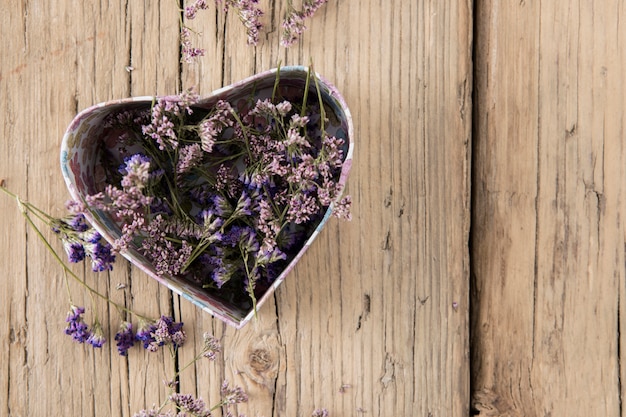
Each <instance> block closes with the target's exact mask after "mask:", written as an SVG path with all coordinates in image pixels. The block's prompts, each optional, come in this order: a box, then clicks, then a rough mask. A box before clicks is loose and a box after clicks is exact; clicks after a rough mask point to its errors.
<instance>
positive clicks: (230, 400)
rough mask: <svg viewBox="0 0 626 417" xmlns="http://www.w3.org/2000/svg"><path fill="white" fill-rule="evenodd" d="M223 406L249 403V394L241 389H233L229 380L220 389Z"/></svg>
mask: <svg viewBox="0 0 626 417" xmlns="http://www.w3.org/2000/svg"><path fill="white" fill-rule="evenodd" d="M220 394H221V395H222V404H224V405H225V406H229V405H234V404H239V403H245V402H247V401H248V394H246V392H245V391H244V390H243V389H242V388H241V387H231V386H230V384H229V382H228V380H224V382H223V383H222V386H221V388H220Z"/></svg>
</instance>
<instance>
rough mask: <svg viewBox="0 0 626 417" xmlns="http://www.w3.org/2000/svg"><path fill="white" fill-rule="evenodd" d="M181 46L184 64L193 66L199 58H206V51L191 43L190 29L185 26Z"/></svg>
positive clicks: (181, 33) (181, 34) (181, 31)
mask: <svg viewBox="0 0 626 417" xmlns="http://www.w3.org/2000/svg"><path fill="white" fill-rule="evenodd" d="M180 44H181V46H182V58H181V60H182V61H183V62H186V63H187V64H191V63H192V62H194V61H195V60H196V59H197V58H198V57H201V56H204V54H205V52H206V51H205V50H204V49H202V48H196V47H195V46H193V44H192V42H191V33H190V30H189V28H188V27H186V26H183V27H181V29H180Z"/></svg>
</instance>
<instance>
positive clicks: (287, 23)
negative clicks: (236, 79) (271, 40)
mask: <svg viewBox="0 0 626 417" xmlns="http://www.w3.org/2000/svg"><path fill="white" fill-rule="evenodd" d="M214 2H215V5H216V7H217V8H218V9H220V8H221V9H222V10H223V11H224V12H228V11H230V10H233V11H234V12H235V13H236V14H237V16H238V18H239V21H240V22H241V24H242V25H243V27H244V29H245V31H246V35H247V42H248V45H253V46H256V45H258V43H259V36H260V33H261V32H262V31H263V29H264V27H263V23H262V21H261V19H262V17H263V16H264V14H265V13H264V12H263V10H262V9H261V7H260V6H259V1H258V0H214ZM327 2H328V0H303V2H302V8H301V9H296V8H295V7H294V6H293V4H292V2H291V1H288V3H287V12H286V13H285V16H284V17H283V20H282V22H281V26H280V27H281V38H280V44H281V46H284V47H285V48H288V47H290V46H292V45H294V44H295V43H296V42H298V40H299V39H300V37H301V36H302V34H303V33H304V31H305V30H306V21H307V20H310V19H312V18H313V15H314V14H315V12H317V10H318V9H319V8H320V7H322V6H323V5H324V4H326V3H327ZM208 8H209V5H208V3H207V0H195V1H194V2H193V3H191V4H190V5H188V6H186V7H185V8H184V9H183V10H182V14H183V17H184V19H181V26H180V27H181V29H180V43H181V47H182V48H181V49H182V58H181V60H182V61H183V62H187V63H191V62H194V61H195V60H196V59H197V58H198V57H201V56H204V54H205V52H206V51H205V50H204V49H202V48H197V47H195V46H193V42H192V33H193V31H192V30H191V29H190V27H189V25H188V23H187V22H188V21H191V20H194V19H195V18H196V17H197V15H198V13H199V12H201V11H202V10H207V9H208Z"/></svg>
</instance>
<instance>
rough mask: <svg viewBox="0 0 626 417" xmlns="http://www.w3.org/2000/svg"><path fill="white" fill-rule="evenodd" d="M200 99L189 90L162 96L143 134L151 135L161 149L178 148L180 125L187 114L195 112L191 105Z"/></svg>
mask: <svg viewBox="0 0 626 417" xmlns="http://www.w3.org/2000/svg"><path fill="white" fill-rule="evenodd" d="M197 100H198V96H197V95H196V94H195V93H193V91H191V90H189V91H186V92H184V93H183V94H181V95H180V96H169V97H161V98H159V100H158V101H157V103H156V104H155V105H154V106H153V107H152V114H151V116H152V117H151V121H150V124H148V125H145V126H143V127H142V131H143V134H144V135H146V136H149V137H151V138H152V139H153V140H154V141H155V142H156V143H157V144H158V146H159V149H160V150H173V149H176V148H178V142H179V137H178V135H179V132H177V129H176V127H180V125H181V121H182V119H183V117H184V116H185V115H190V114H192V113H193V110H192V109H191V106H193V105H194V104H195V102H196V101H197Z"/></svg>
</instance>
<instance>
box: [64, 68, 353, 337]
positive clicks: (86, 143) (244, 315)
mask: <svg viewBox="0 0 626 417" xmlns="http://www.w3.org/2000/svg"><path fill="white" fill-rule="evenodd" d="M277 71H280V74H279V75H280V77H279V80H280V81H279V83H278V89H280V90H281V92H282V94H283V95H286V96H289V95H292V96H294V97H296V96H298V95H299V96H302V95H303V93H304V90H305V86H306V85H308V89H309V92H308V95H309V96H310V97H314V98H317V97H318V91H317V88H319V96H321V99H322V102H323V105H324V106H323V107H324V111H325V114H326V117H327V119H328V122H327V124H326V125H325V130H326V132H327V133H328V134H329V135H332V136H335V137H337V138H341V139H343V140H344V141H345V143H344V150H343V155H344V162H343V165H342V167H341V172H340V175H339V178H338V184H339V185H340V186H342V187H343V186H344V185H345V183H346V180H347V176H348V173H349V171H350V167H351V162H352V154H353V147H354V142H353V126H352V118H351V115H350V112H349V110H348V108H347V106H346V103H345V101H344V99H343V98H342V96H341V95H340V94H339V92H338V91H337V89H336V88H335V87H334V86H332V85H331V84H330V83H328V82H327V81H326V80H324V79H323V78H322V77H320V76H319V75H316V77H317V83H312V82H311V83H309V84H307V77H308V75H309V69H308V68H307V67H299V66H297V67H282V68H280V70H278V69H273V70H269V71H266V72H263V73H260V74H257V75H255V76H252V77H250V78H247V79H245V80H242V81H240V82H237V83H235V84H232V85H230V86H227V87H224V88H222V89H219V90H217V91H215V92H213V93H212V94H210V95H209V96H207V97H204V98H201V99H200V101H199V102H197V103H196V104H195V105H194V107H198V108H201V109H206V110H210V109H212V108H213V107H214V105H215V103H216V102H218V101H219V100H225V101H228V102H229V103H231V105H232V106H233V107H236V106H238V103H240V102H243V101H245V100H249V99H250V97H254V98H255V99H266V98H269V97H271V96H272V94H273V91H274V88H275V82H276V80H277ZM154 100H155V98H154V97H136V98H128V99H122V100H115V101H109V102H106V103H101V104H97V105H95V106H92V107H90V108H87V109H85V110H84V111H82V112H81V113H79V114H78V115H77V116H76V117H75V118H74V120H73V121H72V123H71V124H70V126H69V127H68V129H67V131H66V133H65V136H64V137H63V142H62V146H61V169H62V172H63V177H64V179H65V182H66V185H67V188H68V190H69V192H70V195H71V198H72V199H74V200H76V201H83V202H84V201H85V198H86V196H88V195H92V194H96V193H98V192H100V191H102V190H103V189H104V187H105V185H106V178H105V172H104V170H103V168H102V164H101V163H100V160H101V157H102V154H103V152H108V153H112V152H113V153H114V152H116V149H117V147H118V146H119V145H118V143H117V142H118V138H119V132H114V131H113V130H112V129H111V128H110V127H106V126H105V123H103V122H104V120H105V119H106V117H107V116H109V115H111V114H113V113H117V112H121V111H123V110H129V109H138V110H143V109H150V108H151V106H152V105H153V103H154ZM336 201H337V200H336ZM332 209H333V205H332V204H331V205H330V207H329V208H328V209H327V211H326V213H324V215H323V216H322V217H321V220H320V221H319V222H318V223H316V224H313V225H312V226H311V229H310V231H309V234H308V238H307V239H306V241H305V242H304V244H303V245H302V247H301V248H300V249H299V251H298V252H297V253H296V254H295V255H294V256H293V257H291V258H290V259H288V263H287V264H286V266H285V267H284V269H283V270H282V272H281V273H280V275H278V277H277V278H276V279H275V280H274V281H273V282H272V283H271V285H269V286H268V288H267V289H265V291H264V292H263V294H262V295H260V297H258V300H257V303H256V308H257V309H259V308H260V307H261V306H262V305H263V303H264V302H265V301H266V299H267V298H268V297H270V296H271V295H272V293H273V292H274V290H275V289H276V288H277V287H278V285H280V283H281V282H282V281H283V280H284V279H285V276H286V275H287V274H288V273H289V271H290V270H291V269H293V267H294V265H295V264H296V263H297V262H298V260H299V259H300V257H301V256H302V255H303V254H304V252H305V251H306V249H307V248H308V247H309V246H310V244H311V243H312V242H313V240H314V239H315V238H316V236H317V234H318V233H319V232H320V230H321V229H322V228H323V226H324V224H325V223H326V221H327V220H328V218H329V216H330V214H331V212H332ZM85 216H86V217H87V219H88V221H89V222H90V223H91V224H92V225H93V227H94V228H95V229H96V230H97V231H98V232H100V234H101V235H102V236H103V237H104V238H105V239H106V240H107V241H109V242H114V241H115V240H116V239H118V238H119V237H120V236H121V225H120V224H118V222H116V221H115V220H114V219H112V218H111V217H110V216H109V215H108V214H106V213H104V212H102V211H100V210H96V209H90V210H88V211H87V212H86V213H85ZM122 255H123V256H124V257H125V258H127V259H128V260H129V261H130V262H131V263H133V264H134V265H136V266H138V267H139V268H140V269H141V270H143V271H144V272H146V273H147V274H148V275H150V276H151V277H153V278H154V279H156V280H157V281H158V282H160V283H161V284H163V285H165V286H167V287H168V288H169V289H171V290H172V291H174V292H175V293H177V294H179V295H181V296H183V297H184V298H186V299H188V300H190V301H191V302H192V303H194V304H196V305H197V306H198V307H200V308H202V309H203V310H204V311H206V312H208V313H210V314H212V315H214V316H215V317H217V318H219V319H221V320H223V321H224V322H226V323H228V324H230V325H232V326H235V327H237V328H240V327H242V326H243V325H245V324H246V323H247V322H248V321H249V320H250V319H251V318H252V317H254V314H255V311H254V309H253V308H252V307H251V306H246V305H243V306H242V305H240V304H235V303H232V302H230V301H229V300H226V299H224V298H222V297H220V296H219V295H216V294H214V293H212V292H211V291H208V290H206V289H204V288H202V287H200V286H198V285H194V284H193V283H191V282H189V281H188V280H186V279H184V278H181V277H177V276H168V275H163V274H157V272H156V270H155V268H154V266H153V265H151V263H150V262H149V261H148V259H146V258H145V257H144V256H143V255H142V254H141V253H140V252H139V250H137V249H136V248H133V247H129V249H128V250H125V251H123V252H122Z"/></svg>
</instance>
